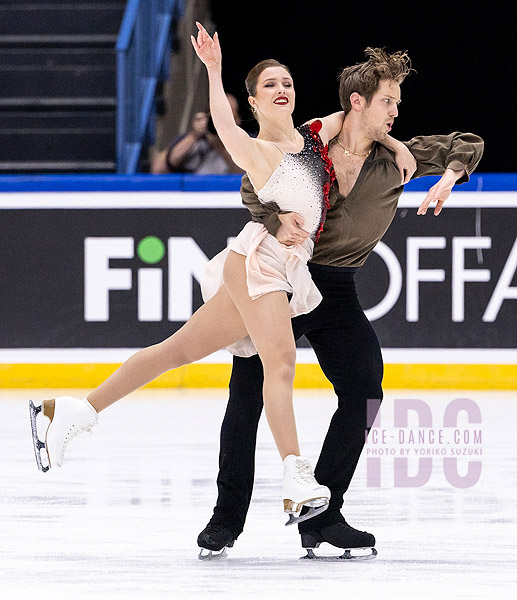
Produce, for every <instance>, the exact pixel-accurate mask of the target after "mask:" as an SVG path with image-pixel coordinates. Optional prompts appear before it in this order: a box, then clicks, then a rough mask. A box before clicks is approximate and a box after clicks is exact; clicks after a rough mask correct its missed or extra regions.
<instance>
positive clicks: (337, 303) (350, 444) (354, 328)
mask: <svg viewBox="0 0 517 600" xmlns="http://www.w3.org/2000/svg"><path fill="white" fill-rule="evenodd" d="M309 268H310V271H311V275H312V278H313V280H314V282H315V284H316V285H317V287H318V289H319V290H320V292H321V294H322V296H323V300H322V302H321V303H320V304H319V306H317V307H316V309H315V310H313V311H312V312H311V313H309V314H307V315H301V316H299V317H296V318H294V319H293V320H292V325H293V331H294V335H295V338H296V339H298V338H299V337H301V336H302V335H305V336H306V337H307V339H308V341H309V342H310V344H311V346H312V347H313V348H314V351H315V353H316V356H317V357H318V361H319V363H320V365H321V368H322V370H323V372H324V374H325V376H326V377H327V378H328V380H329V381H330V382H331V383H332V385H333V387H334V391H335V392H336V395H337V397H338V407H337V410H336V412H335V413H334V415H333V417H332V420H331V422H330V426H329V430H328V433H327V435H326V437H325V441H324V443H323V448H322V450H321V454H320V457H319V460H318V463H317V465H316V468H315V470H314V473H315V476H316V479H317V480H318V482H319V483H321V484H323V485H326V486H328V487H329V488H330V490H331V493H332V495H331V500H330V505H329V508H328V509H327V510H326V511H325V512H324V513H322V514H321V515H319V516H317V517H314V518H312V519H310V520H309V521H307V522H304V523H301V524H300V525H299V529H300V531H303V530H304V528H305V529H307V525H310V527H312V528H314V526H316V527H318V528H319V527H324V526H326V525H329V524H331V523H333V522H336V521H337V520H339V519H341V518H342V517H341V514H340V512H339V511H340V509H341V507H342V505H343V494H344V493H345V492H346V490H347V489H348V486H349V485H350V481H351V479H352V476H353V474H354V471H355V468H356V466H357V462H358V461H359V457H360V455H361V451H362V449H363V446H364V442H365V432H366V431H368V429H369V428H368V423H367V400H368V399H372V400H379V401H380V400H382V388H381V382H382V375H383V364H382V356H381V351H380V347H379V342H378V339H377V336H376V334H375V332H374V330H373V328H372V326H371V324H370V322H369V321H368V319H367V318H366V316H365V314H364V312H363V310H362V308H361V306H360V304H359V301H358V299H357V293H356V289H355V282H354V274H355V272H356V270H357V269H355V268H351V267H328V266H323V265H317V264H312V263H309ZM262 384H263V371H262V363H261V362H260V359H259V358H258V356H253V357H251V358H240V357H234V361H233V370H232V376H231V380H230V399H229V402H228V406H227V409H226V414H225V417H224V420H223V424H222V429H221V445H220V454H219V476H218V478H217V487H218V499H217V505H216V507H215V509H214V516H213V517H212V519H211V521H212V523H221V524H224V525H226V526H227V527H230V528H231V529H232V530H233V532H234V534H235V535H239V534H240V533H241V532H242V530H243V527H244V521H245V519H246V514H247V512H248V508H249V504H250V501H251V494H252V490H253V480H254V469H255V445H256V436H257V427H258V422H259V418H260V415H261V413H262V407H263V401H262ZM315 410H317V407H316V408H315ZM368 418H369V419H370V421H371V419H372V415H371V414H369V415H368ZM370 425H371V423H370Z"/></svg>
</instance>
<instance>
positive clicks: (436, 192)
mask: <svg viewBox="0 0 517 600" xmlns="http://www.w3.org/2000/svg"><path fill="white" fill-rule="evenodd" d="M463 174H464V171H453V170H452V169H446V171H445V173H444V174H443V175H442V177H441V178H440V181H438V183H435V184H434V185H433V187H432V188H431V189H430V190H429V192H428V193H427V196H426V197H425V198H424V201H423V202H422V204H421V205H420V206H419V207H418V210H417V211H416V214H417V215H425V213H426V212H427V209H428V208H429V204H431V202H436V206H435V207H434V216H435V217H437V216H438V215H439V214H440V213H441V212H442V207H443V203H444V202H445V201H446V200H447V198H448V197H449V196H450V195H451V190H452V188H453V187H454V184H455V183H456V181H458V179H459V178H460V177H461V176H462V175H463Z"/></svg>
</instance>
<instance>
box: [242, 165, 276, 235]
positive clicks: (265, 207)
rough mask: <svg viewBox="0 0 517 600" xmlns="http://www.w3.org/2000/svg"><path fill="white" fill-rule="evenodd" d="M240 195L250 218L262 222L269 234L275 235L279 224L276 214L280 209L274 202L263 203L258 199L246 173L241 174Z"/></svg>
mask: <svg viewBox="0 0 517 600" xmlns="http://www.w3.org/2000/svg"><path fill="white" fill-rule="evenodd" d="M241 197H242V203H243V204H244V206H245V207H246V208H247V209H248V210H249V211H250V213H251V218H252V220H253V221H256V222H257V223H262V225H264V227H265V228H266V229H267V230H268V232H269V233H270V234H271V235H276V232H277V231H278V228H279V227H280V225H281V222H280V219H279V218H278V214H279V213H281V212H282V211H281V210H280V208H279V206H278V205H277V204H276V203H275V202H267V203H265V202H261V201H260V200H259V199H258V197H257V194H256V193H255V190H254V189H253V186H252V185H251V182H250V180H249V177H248V175H247V174H246V173H245V174H244V175H243V176H242V181H241Z"/></svg>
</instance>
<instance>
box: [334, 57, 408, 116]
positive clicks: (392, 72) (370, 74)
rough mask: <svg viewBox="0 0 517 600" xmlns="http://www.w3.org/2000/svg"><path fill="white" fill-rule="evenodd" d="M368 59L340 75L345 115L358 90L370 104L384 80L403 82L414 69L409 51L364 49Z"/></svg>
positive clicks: (340, 93) (341, 96)
mask: <svg viewBox="0 0 517 600" xmlns="http://www.w3.org/2000/svg"><path fill="white" fill-rule="evenodd" d="M364 53H365V55H366V57H367V59H368V60H366V61H365V62H362V63H359V64H357V65H354V66H352V67H346V68H344V69H343V71H342V72H341V74H340V75H339V99H340V101H341V106H342V107H343V110H344V111H345V115H346V114H348V113H349V112H350V111H351V110H352V104H351V103H350V95H351V94H353V93H354V92H357V93H358V94H360V95H361V96H363V97H364V98H366V103H367V105H369V104H370V102H371V100H372V97H373V95H374V94H375V92H376V91H377V90H378V89H379V84H380V82H381V81H383V80H391V81H396V82H397V83H398V84H401V83H402V82H403V81H404V79H405V78H406V77H407V76H408V75H409V74H410V73H411V71H414V69H412V68H411V60H410V58H409V56H408V54H407V52H401V51H398V52H394V53H393V54H388V53H387V52H386V51H385V50H384V48H371V47H370V46H368V48H366V50H365V51H364Z"/></svg>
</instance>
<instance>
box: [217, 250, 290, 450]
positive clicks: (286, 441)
mask: <svg viewBox="0 0 517 600" xmlns="http://www.w3.org/2000/svg"><path fill="white" fill-rule="evenodd" d="M224 281H225V286H226V289H227V290H228V292H229V294H230V296H231V298H232V300H233V301H234V303H235V306H236V307H237V309H238V310H239V312H240V314H241V316H242V319H243V321H244V324H245V325H246V329H247V331H248V333H249V335H250V337H251V339H252V341H253V343H254V344H255V347H256V348H257V351H258V353H259V356H260V359H261V361H262V365H263V367H264V408H265V410H266V417H267V420H268V423H269V427H270V429H271V432H272V434H273V437H274V439H275V442H276V445H277V448H278V451H279V452H280V456H281V457H282V460H283V459H284V458H285V457H286V456H288V455H289V454H296V455H299V454H300V449H299V446H298V436H297V434H296V421H295V416H294V410H293V382H294V372H295V366H296V345H295V341H294V336H293V330H292V326H291V314H290V310H289V302H288V300H287V296H286V294H285V292H270V293H268V294H264V296H260V297H259V298H257V299H256V300H252V299H251V298H250V297H249V293H248V287H247V283H246V266H245V257H244V256H242V255H240V254H237V253H235V252H233V251H230V252H229V254H228V257H227V259H226V262H225V267H224Z"/></svg>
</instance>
